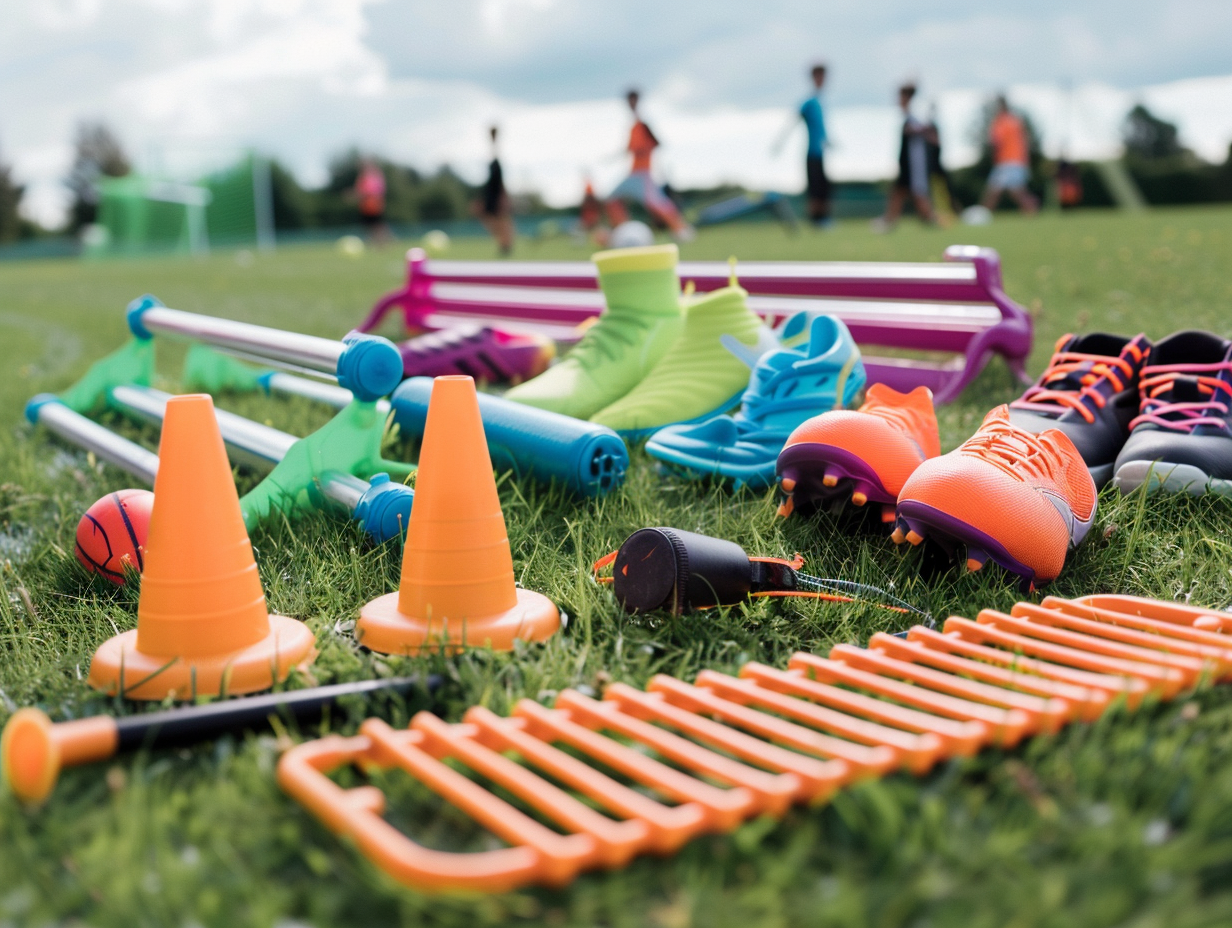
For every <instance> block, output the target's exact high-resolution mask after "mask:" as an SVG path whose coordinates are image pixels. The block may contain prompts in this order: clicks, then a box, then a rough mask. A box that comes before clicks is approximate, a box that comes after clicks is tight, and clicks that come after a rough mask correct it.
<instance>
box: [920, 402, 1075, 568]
mask: <svg viewBox="0 0 1232 928" xmlns="http://www.w3.org/2000/svg"><path fill="white" fill-rule="evenodd" d="M1095 505H1096V490H1095V483H1094V481H1092V479H1091V474H1090V472H1089V471H1088V470H1087V467H1086V464H1085V463H1084V461H1083V459H1082V455H1080V454H1079V453H1078V449H1077V448H1075V447H1074V443H1073V442H1072V441H1070V439H1069V437H1068V436H1067V435H1066V434H1065V433H1064V432H1062V431H1060V430H1058V429H1048V430H1046V431H1043V432H1040V433H1039V434H1038V435H1036V434H1032V433H1031V432H1028V431H1026V430H1025V429H1020V428H1018V427H1017V426H1015V425H1013V424H1012V423H1011V422H1010V414H1009V407H1007V406H1004V405H1003V406H998V407H997V408H995V409H993V410H992V411H991V412H989V413H988V415H987V416H985V418H984V422H983V424H982V425H981V426H980V428H979V430H978V431H977V432H976V433H975V434H974V435H972V436H971V437H970V438H969V439H967V441H965V442H963V444H962V445H961V446H959V447H958V448H957V449H956V450H954V451H951V452H950V453H949V454H946V455H943V456H942V457H939V458H936V459H934V460H931V461H927V462H925V463H924V464H922V465H921V466H920V467H919V468H918V469H917V470H916V472H915V473H914V474H912V475H911V477H910V478H909V479H908V480H907V482H906V484H905V485H904V486H903V489H902V492H901V493H900V494H899V515H900V521H904V520H903V519H902V516H903V515H904V514H905V513H906V514H908V518H907V519H906V520H905V521H907V522H909V523H911V522H916V521H918V522H920V523H921V524H922V525H923V526H924V527H925V528H926V529H927V530H929V531H931V532H933V533H936V534H942V535H949V536H950V537H953V538H957V539H959V540H961V541H963V542H965V543H967V544H968V545H972V544H976V545H979V544H981V542H982V541H985V542H991V543H994V544H995V545H997V546H999V547H1000V548H1003V549H1004V551H1005V552H1006V554H1008V556H1009V558H1010V559H1012V560H1013V561H1016V562H1017V566H1015V565H1013V564H1004V565H1003V566H1007V567H1009V569H1012V570H1018V569H1019V567H1025V568H1027V569H1029V570H1030V571H1031V572H1033V574H1034V579H1035V580H1038V581H1047V580H1052V579H1055V578H1056V576H1057V575H1058V574H1059V573H1060V572H1061V568H1062V566H1064V564H1065V557H1066V554H1067V553H1068V551H1069V548H1070V547H1071V546H1073V545H1076V544H1078V543H1079V542H1081V541H1082V539H1083V538H1084V537H1085V536H1086V533H1087V531H1088V530H1089V529H1090V527H1091V524H1092V522H1093V521H1094V519H1095ZM920 507H927V509H921V508H920ZM909 527H910V526H909ZM924 533H927V532H924ZM917 534H919V533H917ZM994 559H995V560H1000V559H1001V558H997V557H996V555H994Z"/></svg>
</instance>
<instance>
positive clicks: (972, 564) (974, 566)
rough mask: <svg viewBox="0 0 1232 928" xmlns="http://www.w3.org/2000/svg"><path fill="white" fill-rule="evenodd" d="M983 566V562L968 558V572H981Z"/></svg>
mask: <svg viewBox="0 0 1232 928" xmlns="http://www.w3.org/2000/svg"><path fill="white" fill-rule="evenodd" d="M983 566H984V562H983V561H981V560H977V559H976V558H973V557H969V558H967V570H969V571H970V572H971V573H975V572H976V571H977V570H979V569H980V568H981V567H983Z"/></svg>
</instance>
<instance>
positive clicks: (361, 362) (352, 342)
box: [335, 332, 402, 402]
mask: <svg viewBox="0 0 1232 928" xmlns="http://www.w3.org/2000/svg"><path fill="white" fill-rule="evenodd" d="M342 343H343V344H344V345H346V348H345V349H344V350H343V352H342V354H341V355H340V356H339V357H338V368H337V370H336V371H335V373H336V374H337V376H338V384H339V385H340V386H342V387H345V388H346V389H348V390H350V391H351V392H352V393H354V394H355V398H356V399H358V400H362V401H364V402H372V401H373V400H377V399H380V398H381V397H382V396H387V395H389V393H391V392H392V391H393V389H394V387H396V386H398V383H399V382H400V381H401V380H402V355H401V354H400V353H399V352H398V349H397V348H396V347H394V343H393V342H391V341H389V339H386V338H381V337H380V336H378V335H365V334H363V333H361V332H352V333H350V334H349V335H347V336H346V337H345V338H344V339H343V340H342Z"/></svg>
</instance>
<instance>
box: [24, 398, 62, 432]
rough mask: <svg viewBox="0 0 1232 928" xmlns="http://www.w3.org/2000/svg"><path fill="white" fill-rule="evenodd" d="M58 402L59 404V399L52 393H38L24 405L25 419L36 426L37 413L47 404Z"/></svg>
mask: <svg viewBox="0 0 1232 928" xmlns="http://www.w3.org/2000/svg"><path fill="white" fill-rule="evenodd" d="M58 402H60V397H58V396H56V395H55V394H54V393H40V394H39V395H38V396H36V397H34V398H33V399H31V400H30V402H28V403H26V418H27V419H28V420H29V421H30V424H31V425H38V421H39V411H40V410H41V409H42V408H43V407H44V406H46V405H47V404H48V403H58Z"/></svg>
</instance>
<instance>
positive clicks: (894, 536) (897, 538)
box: [890, 525, 907, 545]
mask: <svg viewBox="0 0 1232 928" xmlns="http://www.w3.org/2000/svg"><path fill="white" fill-rule="evenodd" d="M906 540H907V536H906V535H905V534H903V530H902V528H900V527H899V526H897V525H896V526H895V527H894V531H893V532H892V533H891V534H890V541H892V542H894V543H895V544H896V545H901V544H902V543H903V542H904V541H906Z"/></svg>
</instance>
